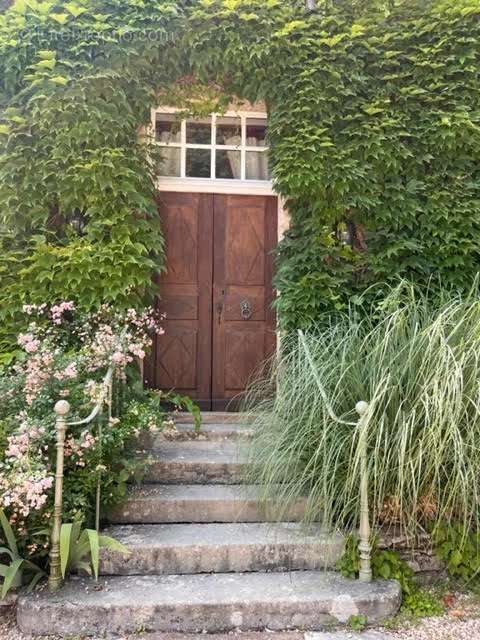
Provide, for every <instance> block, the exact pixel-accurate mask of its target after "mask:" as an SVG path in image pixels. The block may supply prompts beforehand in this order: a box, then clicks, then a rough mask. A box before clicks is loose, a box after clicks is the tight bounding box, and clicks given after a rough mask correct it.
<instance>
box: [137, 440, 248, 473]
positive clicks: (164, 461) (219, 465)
mask: <svg viewBox="0 0 480 640" xmlns="http://www.w3.org/2000/svg"><path fill="white" fill-rule="evenodd" d="M150 456H151V457H152V464H151V466H150V467H149V470H148V473H147V476H146V478H145V482H161V483H162V484H182V483H186V484H206V483H218V484H238V483H239V482H242V481H243V477H244V473H245V469H246V464H245V458H244V456H243V455H242V453H241V451H240V448H239V446H238V445H237V444H236V443H234V442H229V441H225V442H223V441H222V442H201V441H191V442H190V441H189V442H165V441H160V442H158V443H157V445H156V446H155V447H154V448H153V449H152V450H151V451H150Z"/></svg>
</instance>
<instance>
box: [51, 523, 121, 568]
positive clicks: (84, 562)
mask: <svg viewBox="0 0 480 640" xmlns="http://www.w3.org/2000/svg"><path fill="white" fill-rule="evenodd" d="M102 548H104V549H108V550H110V551H116V552H117V553H124V554H129V553H130V551H129V550H128V548H127V547H125V545H123V544H122V543H121V542H118V540H115V539H114V538H111V537H109V536H104V535H101V534H99V533H98V532H97V531H95V530H94V529H83V530H82V525H81V522H73V523H67V524H62V528H61V532H60V563H61V570H62V576H63V577H64V578H65V576H66V575H67V574H68V573H71V572H73V571H83V572H86V573H88V574H89V575H91V574H92V572H93V575H94V576H95V578H98V570H99V564H100V549H102Z"/></svg>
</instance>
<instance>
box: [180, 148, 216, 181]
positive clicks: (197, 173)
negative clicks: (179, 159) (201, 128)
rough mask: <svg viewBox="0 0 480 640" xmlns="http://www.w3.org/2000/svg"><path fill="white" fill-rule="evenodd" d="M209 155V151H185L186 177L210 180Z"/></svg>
mask: <svg viewBox="0 0 480 640" xmlns="http://www.w3.org/2000/svg"><path fill="white" fill-rule="evenodd" d="M211 154H212V152H211V151H210V149H187V166H186V175H187V177H189V178H210V174H211V171H210V168H211V167H210V158H211Z"/></svg>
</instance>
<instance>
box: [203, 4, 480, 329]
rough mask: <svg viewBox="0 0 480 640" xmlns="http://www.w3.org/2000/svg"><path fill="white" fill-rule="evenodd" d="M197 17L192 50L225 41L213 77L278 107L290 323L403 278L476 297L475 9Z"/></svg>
mask: <svg viewBox="0 0 480 640" xmlns="http://www.w3.org/2000/svg"><path fill="white" fill-rule="evenodd" d="M201 4H202V6H203V9H202V11H201V14H202V21H200V20H199V18H198V17H197V20H199V22H200V24H199V25H198V27H199V28H198V29H195V30H192V38H193V39H194V42H195V43H196V50H199V48H200V47H206V46H207V43H208V42H213V41H214V40H215V41H218V42H219V43H221V46H220V50H219V51H218V52H217V55H218V59H217V58H215V53H212V56H211V57H212V58H213V62H212V64H213V66H214V67H215V68H221V69H222V72H223V73H224V74H225V76H227V77H228V73H229V69H230V68H231V67H234V68H235V69H237V70H238V75H235V74H232V75H231V78H230V79H231V81H232V82H233V84H234V86H236V85H237V83H240V84H241V86H243V87H245V88H246V90H247V91H248V93H249V94H250V95H252V94H253V95H255V93H256V92H262V93H263V95H264V96H266V98H267V102H268V105H269V107H270V144H271V147H272V153H271V157H272V167H273V173H274V177H275V182H276V187H277V190H278V191H279V192H280V193H282V194H283V195H284V196H286V197H288V198H289V208H290V212H291V214H292V222H293V228H292V230H291V232H290V233H289V234H288V235H287V238H286V240H285V241H284V243H283V244H282V245H281V247H280V267H279V276H278V284H279V288H280V290H281V293H282V295H281V296H280V298H279V300H278V304H279V309H280V312H281V316H280V318H281V321H282V322H283V325H284V326H285V327H287V328H294V327H297V326H298V325H299V324H300V323H302V322H311V321H312V320H314V319H315V318H318V316H319V314H320V313H321V312H322V311H324V310H330V311H331V310H333V309H336V308H339V307H340V308H341V307H344V306H345V305H347V304H349V303H351V302H352V301H353V302H355V300H356V299H357V295H356V294H357V293H358V292H360V291H362V290H364V289H365V288H367V287H368V286H369V285H370V284H371V283H375V282H385V281H387V282H388V281H389V280H392V279H393V278H397V277H398V276H402V277H406V278H411V279H413V280H415V281H417V282H420V283H422V282H423V283H426V282H429V283H430V286H432V278H434V279H436V280H437V281H438V282H440V281H441V282H442V286H443V287H451V288H452V289H455V290H462V289H464V288H467V287H469V285H470V283H471V282H472V279H473V278H474V276H475V274H476V272H477V271H478V267H479V248H480V245H479V242H480V234H479V224H480V211H479V196H480V173H479V171H480V164H479V150H480V138H479V133H480V128H479V118H480V110H479V96H480V91H479V89H480V85H479V79H480V76H479V74H478V69H479V62H480V60H479V56H480V38H479V36H480V33H479V30H480V21H479V14H480V3H479V2H478V0H461V1H460V2H459V1H457V0H446V1H445V0H438V1H437V0H423V1H420V0H399V1H397V2H371V1H370V2H369V1H364V2H351V1H349V2H318V3H317V4H318V7H319V11H317V12H316V13H314V14H305V12H304V11H303V10H302V9H301V8H300V4H299V5H298V8H295V4H294V3H287V5H288V6H289V8H288V7H285V3H282V8H281V9H276V7H277V3H276V2H275V1H274V0H272V1H271V2H263V3H259V2H254V1H250V2H234V1H231V2H220V1H218V2H204V3H201ZM274 8H275V9H274ZM198 15H199V11H197V16H198ZM220 16H221V19H220ZM275 16H276V17H275ZM202 24H203V27H202ZM202 29H203V31H202ZM205 32H207V33H208V34H209V35H205ZM201 64H202V65H204V64H206V63H205V62H202V63H201ZM235 65H236V66H235ZM252 67H253V68H254V70H252ZM202 69H203V67H202ZM208 69H209V70H210V72H213V69H212V68H211V67H208ZM249 69H250V71H249ZM244 77H248V81H246V82H244V83H243V84H242V78H244ZM344 228H346V229H347V231H348V232H349V233H344V232H343V231H342V229H344ZM348 246H350V248H351V250H350V251H348V250H346V248H348ZM379 290H380V289H379V288H373V289H372V291H379Z"/></svg>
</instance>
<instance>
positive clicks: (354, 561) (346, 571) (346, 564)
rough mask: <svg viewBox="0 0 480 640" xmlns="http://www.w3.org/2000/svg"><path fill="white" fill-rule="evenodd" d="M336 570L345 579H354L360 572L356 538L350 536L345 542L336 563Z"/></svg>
mask: <svg viewBox="0 0 480 640" xmlns="http://www.w3.org/2000/svg"><path fill="white" fill-rule="evenodd" d="M337 569H338V571H340V573H341V574H342V576H345V578H356V577H358V572H359V571H360V552H359V550H358V536H356V535H353V534H350V535H348V536H347V538H346V540H345V549H344V551H343V555H342V557H341V558H340V559H339V560H338V562H337Z"/></svg>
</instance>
